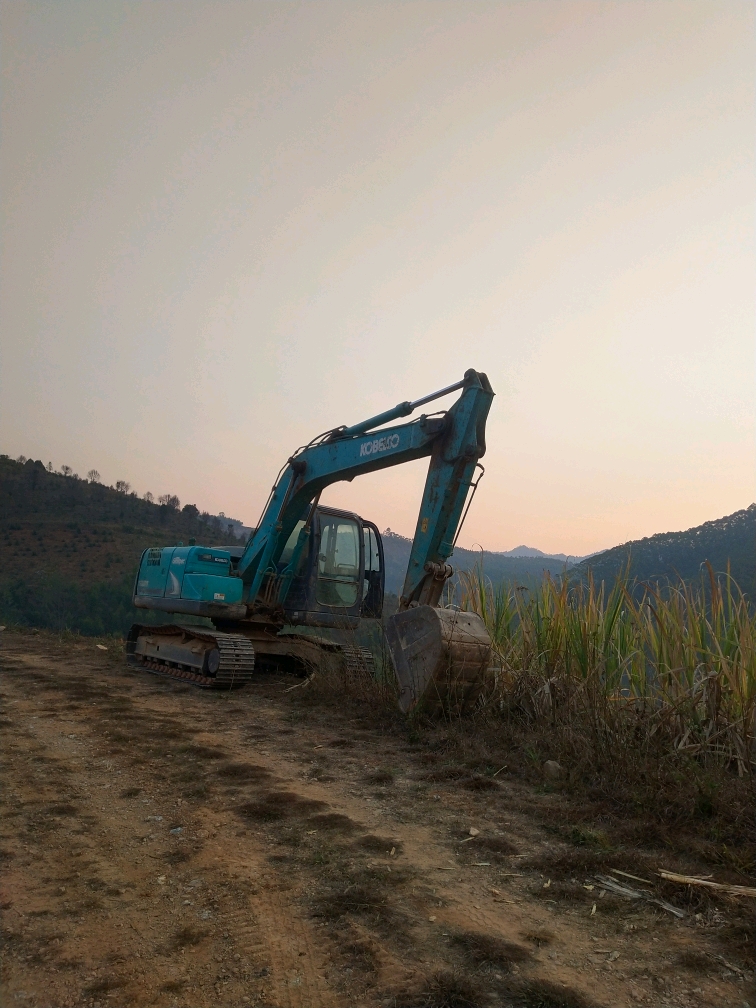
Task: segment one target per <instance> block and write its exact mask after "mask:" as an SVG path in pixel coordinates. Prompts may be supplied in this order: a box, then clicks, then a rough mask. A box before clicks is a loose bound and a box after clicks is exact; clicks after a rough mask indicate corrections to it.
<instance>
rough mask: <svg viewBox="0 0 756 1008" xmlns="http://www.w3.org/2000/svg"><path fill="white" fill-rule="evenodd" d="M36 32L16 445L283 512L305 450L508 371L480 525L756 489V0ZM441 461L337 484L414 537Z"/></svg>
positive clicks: (359, 7)
mask: <svg viewBox="0 0 756 1008" xmlns="http://www.w3.org/2000/svg"><path fill="white" fill-rule="evenodd" d="M2 22H3V23H2V32H3V35H4V51H3V73H4V86H3V92H4V95H3V99H4V111H3V136H4V141H3V152H2V157H3V165H2V168H3V180H4V184H3V190H4V191H3V201H4V249H3V256H4V258H3V304H2V313H3V314H2V333H3V336H2V358H1V359H0V368H1V377H0V382H1V383H2V384H1V385H0V411H1V412H0V421H1V423H2V430H1V431H0V452H3V453H6V454H9V455H11V456H13V457H15V456H17V455H18V454H20V453H23V454H24V455H27V456H30V457H32V458H35V459H37V458H40V459H42V461H43V462H47V461H48V460H50V461H52V462H53V464H54V465H55V467H56V468H57V467H59V466H60V465H61V464H62V463H65V464H68V465H71V466H72V467H73V468H74V469H75V470H76V471H77V472H79V473H80V474H82V475H84V474H85V473H86V471H87V470H88V469H90V468H91V467H95V468H97V469H98V470H99V471H100V473H101V474H102V478H103V481H104V482H105V483H114V482H115V481H116V480H118V479H124V480H128V481H129V482H130V483H131V484H132V486H133V488H134V489H136V490H138V491H139V492H140V494H141V493H143V492H144V491H146V490H150V491H152V492H153V493H154V494H155V495H157V494H160V493H166V492H170V493H175V494H177V495H178V496H179V497H180V498H181V500H182V502H184V503H187V502H191V503H195V504H196V505H197V506H198V507H199V508H200V509H202V510H209V511H211V512H214V513H215V512H218V511H219V510H223V511H225V513H226V514H228V515H231V516H233V517H235V518H239V519H241V520H242V521H244V522H246V523H247V524H254V523H255V521H256V519H257V518H258V515H259V511H260V508H261V506H262V504H263V502H264V499H265V497H266V496H267V493H268V491H269V489H270V486H271V483H272V481H273V479H274V478H275V475H276V473H277V472H278V470H279V469H280V467H281V465H282V464H283V463H284V462H285V460H286V458H287V457H288V456H289V455H290V454H291V452H292V451H293V450H294V449H295V448H297V447H298V446H299V445H301V444H303V443H305V442H307V441H309V440H310V439H311V438H312V437H313V436H315V435H316V434H318V433H319V432H320V431H323V430H326V429H329V428H331V427H334V426H337V425H339V424H353V423H356V422H357V421H359V420H361V419H364V418H366V417H368V416H371V415H372V414H374V413H378V412H380V411H382V410H385V409H387V408H389V407H391V406H393V405H395V404H396V403H398V402H400V401H403V400H405V399H414V398H418V397H420V396H422V395H424V394H426V393H429V392H431V391H433V390H434V389H437V388H440V387H442V386H444V385H448V384H450V383H452V382H454V381H456V380H458V379H459V378H461V377H462V374H463V373H464V371H465V370H466V369H467V368H471V367H473V368H476V369H477V370H480V371H485V372H486V373H487V374H488V376H489V379H490V381H491V384H492V385H493V388H494V390H495V392H496V393H497V395H496V399H495V400H494V403H493V406H492V409H491V414H490V417H489V424H488V433H487V441H488V452H487V454H486V456H485V459H484V460H483V463H484V465H485V467H486V476H485V479H484V481H483V482H482V483H481V487H480V490H479V492H478V495H477V497H476V500H475V503H474V505H473V507H472V509H471V512H470V516H469V518H468V520H467V524H466V525H465V529H464V531H463V533H462V536H461V538H460V544H461V545H463V546H467V547H469V546H471V545H473V544H480V545H482V546H483V547H484V548H486V549H491V550H506V549H510V548H512V547H514V546H516V545H519V544H527V545H531V546H536V547H538V548H540V549H542V550H544V551H554V552H565V553H571V554H585V553H588V552H592V551H595V550H599V549H602V548H605V547H609V546H613V545H615V544H617V543H620V542H625V541H627V540H629V539H635V538H639V537H642V536H646V535H651V534H653V533H655V532H663V531H669V530H676V529H682V528H687V527H689V526H692V525H697V524H700V523H701V522H703V521H707V520H709V519H713V518H717V517H720V516H722V515H724V514H728V513H730V512H732V511H735V510H737V509H739V508H743V507H747V506H748V505H749V504H750V503H751V502H752V501H753V500H755V499H756V486H755V483H756V481H755V477H754V472H755V467H754V433H755V427H756V417H755V413H756V388H755V381H754V366H753V365H754V357H753V348H754V308H753V293H752V292H753V278H754V265H755V263H754V259H755V258H756V257H755V255H754V227H753V216H754V153H753V151H754V62H755V61H754V55H755V54H754V5H753V4H752V3H751V2H740V0H715V2H709V0H691V2H676V0H652V2H648V3H646V2H639V0H623V2H610V0H606V2H602V0H591V2H572V0H526V2H486V0H466V2H456V0H433V2H425V0H422V2H420V0H404V2H399V3H395V2H380V3H364V2H360V0H349V2H341V0H339V2H330V0H310V2H281V0H276V2H261V0H248V2H230V0H217V2H215V3H209V2H202V0H180V2H174V0H158V2H156V0H150V2H120V0H106V2H102V0H96V2H94V0H65V2H61V0H54V2H51V3H42V2H36V0H35V2H20V0H8V2H6V3H5V5H4V9H3V15H2ZM452 401H453V399H451V398H450V399H449V400H448V404H451V402H452ZM441 405H443V403H441ZM426 467H427V463H425V462H417V463H413V464H412V465H409V466H404V467H400V468H398V469H395V470H387V471H384V472H381V473H377V474H373V475H370V476H366V477H362V478H361V479H358V480H355V481H354V482H353V483H351V484H349V483H341V484H336V485H334V486H333V487H331V488H330V489H329V491H328V492H327V494H325V495H324V498H323V499H324V501H326V502H328V503H332V504H336V505H338V506H341V507H344V508H349V509H352V510H356V511H358V512H359V513H360V514H362V515H364V517H366V518H370V519H372V520H374V521H375V522H376V523H377V524H378V525H379V527H380V528H385V527H386V526H390V527H391V528H392V529H394V530H396V531H398V532H400V533H402V534H404V535H412V534H413V532H414V526H415V520H416V517H417V509H418V505H419V501H420V495H421V492H422V485H423V482H424V478H425V469H426Z"/></svg>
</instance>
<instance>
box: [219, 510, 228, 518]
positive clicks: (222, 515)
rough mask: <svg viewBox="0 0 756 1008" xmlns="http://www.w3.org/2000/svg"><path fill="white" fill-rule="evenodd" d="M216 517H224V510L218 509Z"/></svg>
mask: <svg viewBox="0 0 756 1008" xmlns="http://www.w3.org/2000/svg"><path fill="white" fill-rule="evenodd" d="M218 517H219V518H225V517H226V514H225V512H224V511H219V512H218Z"/></svg>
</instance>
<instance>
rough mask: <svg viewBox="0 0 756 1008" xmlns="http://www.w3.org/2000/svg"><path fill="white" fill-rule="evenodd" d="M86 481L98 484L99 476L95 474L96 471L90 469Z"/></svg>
mask: <svg viewBox="0 0 756 1008" xmlns="http://www.w3.org/2000/svg"><path fill="white" fill-rule="evenodd" d="M87 479H88V480H89V482H90V483H99V482H100V474H99V473H98V472H97V470H96V469H90V470H89V472H88V473H87Z"/></svg>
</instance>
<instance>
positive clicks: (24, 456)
mask: <svg viewBox="0 0 756 1008" xmlns="http://www.w3.org/2000/svg"><path fill="white" fill-rule="evenodd" d="M16 462H20V463H21V465H23V464H24V462H26V455H19V456H18V458H17V459H16Z"/></svg>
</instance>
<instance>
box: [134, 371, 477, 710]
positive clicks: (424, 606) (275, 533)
mask: <svg viewBox="0 0 756 1008" xmlns="http://www.w3.org/2000/svg"><path fill="white" fill-rule="evenodd" d="M460 390H461V394H460V396H459V398H458V399H457V400H456V401H455V402H454V403H453V405H452V406H451V407H450V408H449V409H448V410H445V411H438V412H435V413H432V414H423V415H421V416H419V417H418V418H417V419H415V420H412V421H410V422H407V423H403V424H399V425H398V426H393V427H388V428H384V424H388V423H391V422H392V421H395V420H397V419H399V418H400V417H406V416H409V415H410V414H412V413H414V411H415V410H416V409H418V408H419V407H421V406H424V405H425V404H426V403H429V402H433V401H434V400H436V399H440V398H441V397H443V396H446V395H449V394H451V393H452V392H456V391H460ZM493 395H494V393H493V390H492V389H491V385H490V383H489V381H488V378H487V377H486V375H485V374H483V373H482V372H478V371H474V370H469V371H466V372H465V376H464V378H463V379H462V380H461V381H458V382H456V383H455V384H453V385H449V386H447V387H446V388H443V389H440V390H439V391H437V392H433V393H431V394H430V395H426V396H424V397H422V398H420V399H416V400H415V401H414V402H409V401H408V402H403V403H400V404H399V405H398V406H396V407H394V408H393V409H390V410H387V411H386V412H384V413H380V414H378V415H377V416H374V417H371V418H370V419H368V420H364V421H362V422H361V423H357V424H353V425H352V426H350V427H345V426H342V427H336V428H334V429H332V430H329V431H326V432H325V433H323V434H321V435H319V436H318V437H316V438H314V439H313V440H312V441H311V442H310V443H309V444H307V445H305V446H303V447H302V448H299V449H298V450H297V451H296V452H295V453H294V454H293V455H292V456H291V458H289V459H288V460H287V462H286V464H285V465H284V467H283V469H282V470H281V472H280V473H279V475H278V478H277V479H276V482H275V485H274V487H273V489H272V490H271V492H270V496H269V498H268V501H267V503H266V505H265V508H264V510H263V513H262V516H261V518H260V521H259V524H258V526H257V528H255V529H253V531H252V534H251V535H250V537H249V540H248V541H247V544H246V546H245V547H237V548H234V547H222V548H221V547H216V546H198V545H196V543H194V542H191V543H190V544H189V545H188V546H185V545H183V544H179V545H178V546H169V547H163V548H151V549H146V550H145V551H144V553H143V554H142V558H141V562H140V566H139V571H138V573H137V577H136V581H135V584H134V595H133V604H134V605H135V606H136V607H137V608H139V609H147V610H153V611H157V612H161V613H166V614H170V615H171V616H172V617H174V618H175V617H179V618H180V617H181V616H184V617H187V616H191V617H203V618H204V621H205V622H204V625H202V624H199V623H198V624H197V625H193V624H190V623H186V622H185V623H183V624H182V623H175V624H174V623H172V624H164V625H142V624H135V625H134V626H132V628H131V630H130V632H129V635H128V638H127V644H126V654H127V660H128V661H129V663H130V664H132V665H135V666H139V667H141V668H143V669H145V670H147V671H150V672H154V673H158V674H161V675H166V676H170V677H172V678H175V679H180V680H183V681H185V682H187V683H191V684H193V685H195V686H199V687H203V688H206V689H233V688H237V687H240V686H243V685H244V684H245V683H248V682H249V681H250V680H251V679H252V677H253V673H254V671H255V669H258V670H259V669H262V670H275V669H278V670H285V671H293V672H298V673H300V674H312V673H314V672H318V671H322V670H325V671H326V672H329V671H330V672H336V673H340V674H342V675H345V674H349V673H358V672H359V671H360V670H362V671H364V670H365V669H366V668H368V670H370V669H371V665H372V654H371V653H370V651H368V650H367V649H366V648H362V647H360V646H358V643H357V641H358V636H357V630H358V628H359V626H360V623H361V621H362V620H366V619H367V620H375V619H379V618H380V617H381V616H382V612H383V594H384V559H383V544H382V541H381V535H380V533H379V531H378V528H377V527H376V526H375V525H374V524H373V523H372V522H369V521H365V520H364V519H363V518H361V517H360V516H359V515H356V514H353V513H351V512H348V511H340V510H337V509H335V508H332V507H326V506H323V505H321V504H320V503H319V500H320V495H321V493H322V491H323V489H324V488H325V487H327V486H329V485H330V484H332V483H336V482H338V481H340V480H348V481H350V480H353V479H354V478H355V477H356V476H361V475H363V474H365V473H370V472H375V471H376V470H378V469H387V468H389V467H390V466H397V465H401V464H402V463H404V462H410V461H413V460H414V459H420V458H424V457H428V456H429V457H430V464H429V467H428V475H427V478H426V482H425V489H424V492H423V497H422V502H421V505H420V513H419V515H418V519H417V526H416V529H415V537H414V540H413V542H412V548H411V552H410V558H409V564H408V567H407V574H406V577H405V579H404V587H403V589H402V594H401V597H400V599H399V606H398V611H397V612H396V613H395V614H394V615H392V616H390V617H388V619H386V620H385V625H384V631H385V640H386V643H387V645H388V648H387V650H388V653H389V655H390V657H391V661H392V664H393V669H394V672H395V675H396V679H397V682H398V702H399V706H400V708H401V709H402V710H403V711H405V712H409V711H412V710H420V709H423V710H427V711H438V710H441V711H455V712H461V711H464V710H465V709H467V708H468V707H469V706H470V705H471V704H472V703H473V702H474V701H475V699H476V697H477V696H478V694H479V692H480V689H481V687H482V683H483V681H484V678H485V675H486V671H487V669H488V667H489V665H490V662H491V657H492V649H491V640H490V637H489V635H488V633H487V631H486V628H485V624H484V623H483V620H482V619H481V617H480V616H478V615H477V614H476V613H472V612H465V611H461V610H460V609H459V607H457V606H453V605H447V606H442V605H441V604H440V603H441V599H442V595H443V589H444V585H445V584H446V582H447V581H448V579H449V578H450V577H451V576H452V574H453V569H452V567H451V565H450V564H448V563H447V560H448V559H449V557H450V556H451V554H452V552H453V550H454V544H455V542H456V538H457V536H458V534H459V530H460V528H461V522H462V521H464V518H465V517H466V515H467V511H468V510H469V506H470V503H471V502H472V497H473V495H474V493H475V489H476V487H477V485H478V483H479V481H480V478H481V477H482V475H483V467H482V466H481V464H480V461H479V460H480V459H481V458H482V457H483V455H484V454H485V450H486V444H485V425H486V418H487V416H488V411H489V408H490V406H491V401H492V399H493ZM478 470H479V471H480V472H479V473H478ZM476 476H477V478H475V477H476ZM466 502H467V507H465V504H466ZM463 511H464V514H463ZM311 628H321V630H323V629H326V630H328V631H334V632H332V633H330V634H329V635H328V636H327V637H324V636H322V635H317V634H315V633H313V632H312V630H311Z"/></svg>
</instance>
